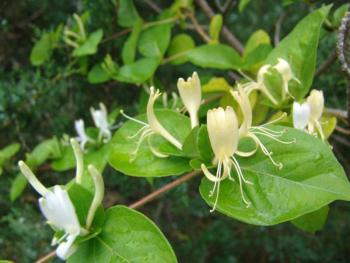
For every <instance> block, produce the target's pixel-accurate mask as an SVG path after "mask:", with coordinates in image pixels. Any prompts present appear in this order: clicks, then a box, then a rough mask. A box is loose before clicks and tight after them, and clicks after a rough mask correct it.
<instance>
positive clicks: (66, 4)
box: [0, 0, 350, 263]
mask: <svg viewBox="0 0 350 263" xmlns="http://www.w3.org/2000/svg"><path fill="white" fill-rule="evenodd" d="M134 2H135V5H136V8H137V10H138V11H139V14H140V16H141V17H142V18H143V19H144V20H145V21H153V20H155V18H156V17H157V12H156V11H155V10H156V9H157V8H161V9H164V8H166V7H169V6H170V5H171V4H172V2H173V1H134ZM195 2H196V1H195ZM208 2H210V4H211V7H212V8H213V10H214V12H215V13H220V5H222V3H221V2H225V1H208ZM229 2H231V4H230V5H231V6H230V7H229V8H228V9H227V11H226V12H225V13H224V14H223V18H224V19H223V20H224V24H225V25H226V26H227V27H229V29H230V30H231V31H232V32H234V33H235V35H236V36H237V38H238V39H240V41H241V42H242V43H245V42H246V41H247V39H248V38H249V36H250V34H252V33H253V32H254V31H256V30H258V29H263V30H265V31H266V32H268V33H269V35H270V36H271V38H272V39H273V36H274V33H275V27H276V22H277V21H278V20H282V19H283V23H281V33H280V35H281V37H283V36H285V35H286V34H287V33H288V32H289V31H290V30H291V29H292V28H293V26H294V25H295V24H296V23H297V22H298V21H299V20H300V19H301V18H302V17H304V16H305V15H306V14H307V13H309V12H310V10H311V9H313V8H315V7H316V6H320V5H321V4H324V3H331V2H333V3H334V6H335V7H337V6H340V5H341V4H343V2H344V1H340V0H339V1H307V2H303V1H289V2H296V3H293V4H290V5H285V3H286V2H288V1H273V0H267V1H259V0H251V1H250V2H249V1H247V2H249V3H248V4H247V6H246V8H245V9H244V10H243V11H242V12H239V10H238V9H239V8H238V1H229ZM241 2H244V1H241ZM152 4H153V6H152ZM116 6H117V1H115V0H77V1H69V0H61V1H49V0H40V1H39V0H14V1H9V0H2V1H1V3H0V32H1V34H0V148H3V147H5V146H6V145H9V144H11V143H19V144H20V145H21V150H20V151H19V152H18V153H17V155H16V158H18V159H19V158H23V157H24V156H25V153H26V152H31V151H32V149H33V148H34V147H35V146H36V145H37V144H39V143H40V142H41V141H43V140H45V139H47V138H51V137H53V136H58V137H60V136H62V134H65V133H66V134H70V135H72V136H74V134H75V132H74V120H76V119H78V118H84V119H86V120H90V117H89V116H90V113H89V108H90V107H91V106H95V107H96V106H97V105H98V103H99V102H100V101H102V102H104V103H105V104H106V105H107V107H108V108H109V109H113V108H115V107H117V106H118V107H122V108H127V109H128V110H129V111H133V112H137V111H138V105H139V103H140V101H142V100H140V94H141V93H142V87H141V86H137V85H135V84H126V83H121V82H119V81H107V82H104V83H101V84H91V83H89V81H88V80H87V77H86V75H83V74H72V75H70V76H67V77H60V75H58V74H60V73H62V72H64V71H65V68H66V66H67V64H68V63H69V61H68V58H67V56H66V55H65V54H67V50H65V48H63V49H59V50H57V52H56V51H55V53H54V54H53V59H50V60H48V61H46V62H45V64H44V66H41V67H34V66H32V65H31V63H30V59H29V58H30V53H31V50H32V48H33V45H34V43H35V42H36V41H37V40H38V39H40V36H41V35H42V33H43V32H45V31H48V30H55V28H56V27H57V26H58V25H59V24H65V23H66V21H67V19H68V18H69V17H71V16H72V14H73V13H78V14H81V13H83V12H84V11H86V10H88V11H89V12H90V19H91V20H90V23H89V26H88V30H89V32H92V31H94V30H96V29H98V28H103V31H104V37H108V36H112V35H113V34H116V33H118V32H120V31H121V30H123V29H121V28H120V27H119V26H118V24H117V13H118V10H117V7H116ZM194 8H195V16H196V18H197V19H198V21H199V23H200V24H201V25H208V24H209V20H208V18H207V17H206V16H205V14H204V13H203V11H202V10H201V8H199V7H198V5H196V4H195V5H194ZM90 27H91V30H90ZM179 32H182V29H181V28H180V29H179V27H176V28H174V29H173V31H172V35H175V34H177V33H179ZM187 33H188V34H190V35H191V36H192V37H193V39H194V40H195V42H196V43H200V42H201V41H202V40H201V38H200V37H199V36H198V34H196V33H195V32H194V31H188V32H187ZM127 37H128V35H124V36H122V37H119V38H116V39H112V40H111V41H108V42H105V43H102V44H101V45H100V46H99V49H98V53H97V54H95V55H94V56H93V57H91V60H92V61H93V62H95V63H97V62H100V61H102V60H103V59H104V57H105V54H107V53H108V54H110V55H111V57H112V58H113V59H114V60H116V61H117V60H118V61H120V60H121V50H122V47H123V43H124V42H125V41H126V39H127ZM335 43H336V30H334V29H330V28H327V26H325V28H324V32H323V37H321V40H320V46H319V52H318V63H317V65H320V64H322V62H323V61H325V60H326V59H327V58H328V57H329V55H330V53H331V52H333V50H335ZM193 70H197V71H198V72H199V74H200V75H203V76H206V75H215V76H223V77H225V78H226V80H228V81H229V82H230V83H231V84H233V83H234V79H233V78H232V76H230V74H229V73H228V71H222V70H221V71H219V70H209V69H199V68H197V67H195V66H194V65H192V64H189V63H186V64H182V65H180V66H174V65H170V64H167V65H164V66H161V67H159V68H158V69H157V73H156V79H154V81H155V82H157V83H158V85H160V86H163V87H165V88H166V90H167V91H168V92H170V91H174V90H176V80H177V78H178V77H187V76H189V75H190V74H191V73H192V71H193ZM347 85H348V84H347V82H346V78H345V77H344V75H343V73H342V72H341V70H340V66H339V64H338V62H336V61H334V63H332V65H331V66H330V67H328V68H327V70H325V71H324V72H322V74H319V75H318V76H316V78H315V81H314V85H313V87H314V88H317V89H322V90H323V91H324V92H325V97H326V103H327V106H329V107H331V108H337V109H345V107H346V96H344V95H345V90H346V86H347ZM141 97H142V96H141ZM88 125H92V121H91V120H90V123H88ZM331 141H332V144H333V147H334V151H335V153H336V155H337V156H338V158H339V160H340V162H341V163H342V164H343V165H344V167H345V169H346V172H347V175H349V156H348V155H346V150H347V149H348V147H349V141H347V140H346V139H344V138H343V137H340V135H339V134H337V133H335V134H334V135H333V136H332V138H331ZM17 173H18V170H17V168H16V166H15V164H14V162H7V163H6V165H5V167H4V172H3V174H2V175H1V177H0V196H1V198H0V258H2V259H11V260H14V261H16V262H33V261H35V259H37V258H38V257H39V256H42V255H44V254H45V253H47V252H48V251H50V250H51V247H50V236H51V234H50V233H51V231H50V229H49V227H48V226H47V225H46V224H45V223H44V221H43V220H42V219H43V218H42V216H41V215H40V212H39V210H38V206H37V203H36V194H35V193H34V191H32V189H26V190H25V192H24V194H23V195H21V196H20V198H18V199H17V200H16V201H14V202H11V200H10V198H9V191H10V187H11V183H12V181H13V179H14V178H15V176H16V174H17ZM37 173H38V174H39V173H40V178H42V180H43V181H44V182H45V184H46V185H50V184H53V183H57V182H65V181H66V180H67V179H69V178H71V176H72V172H65V173H59V174H58V173H56V172H53V171H51V169H50V167H48V165H42V166H40V167H39V170H38V172H37ZM104 177H105V181H106V185H107V195H106V198H105V205H106V206H110V205H112V204H115V203H122V204H130V203H132V202H133V201H136V200H137V199H139V198H140V197H142V196H144V195H146V194H147V193H149V192H151V191H152V190H153V189H156V188H158V187H160V186H161V185H164V184H166V183H168V182H170V181H171V180H172V179H173V178H162V179H155V180H154V181H153V182H151V183H150V182H147V181H146V180H144V179H139V178H132V177H127V176H123V175H122V174H119V173H117V172H116V171H115V170H113V169H111V168H107V169H106V170H105V172H104ZM198 185H199V178H196V179H194V180H193V181H191V182H190V183H188V184H185V185H181V186H179V187H178V188H176V189H175V190H172V191H171V192H169V193H167V194H166V195H164V196H163V197H162V198H161V199H159V200H156V201H153V202H152V203H150V204H148V205H146V206H145V207H143V208H142V209H141V210H142V212H144V213H145V214H146V215H148V216H149V217H150V218H152V219H153V220H154V221H155V222H156V223H157V224H158V225H159V227H160V228H161V229H162V230H163V232H164V233H165V234H166V236H167V237H168V239H169V240H170V242H171V244H172V245H173V247H174V250H175V251H176V254H177V256H178V259H179V262H211V263H219V262H220V263H231V262H349V261H350V252H349V251H350V224H349V222H350V213H349V211H350V205H349V204H346V203H345V202H336V203H335V204H332V205H331V207H332V209H331V210H330V215H329V218H328V220H327V223H326V226H325V228H324V229H323V230H322V231H320V232H317V233H315V234H308V233H304V232H302V231H300V230H298V229H296V228H294V227H293V226H292V225H291V224H289V223H285V224H281V225H278V226H274V227H256V226H250V225H247V224H243V223H240V222H238V221H234V220H232V219H229V218H226V217H225V216H223V215H220V214H216V213H214V214H210V213H209V209H208V207H207V205H206V204H205V203H204V202H203V200H202V199H201V198H200V197H199V195H198V194H197V188H198ZM55 260H56V261H57V262H58V260H57V259H55Z"/></svg>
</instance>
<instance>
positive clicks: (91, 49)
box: [73, 29, 103, 57]
mask: <svg viewBox="0 0 350 263" xmlns="http://www.w3.org/2000/svg"><path fill="white" fill-rule="evenodd" d="M102 37H103V30H102V29H99V30H97V31H95V32H93V33H91V34H90V35H89V36H88V38H87V40H86V41H85V42H84V43H83V44H82V45H81V46H80V47H77V48H76V49H74V51H73V56H75V57H82V56H88V55H93V54H95V53H96V52H97V47H98V44H99V43H100V41H101V40H102Z"/></svg>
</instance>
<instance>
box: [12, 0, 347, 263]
mask: <svg viewBox="0 0 350 263" xmlns="http://www.w3.org/2000/svg"><path fill="white" fill-rule="evenodd" d="M185 2H186V1H185ZM185 2H181V3H180V2H177V4H174V5H172V6H171V7H170V8H169V10H168V11H167V12H164V13H163V14H162V16H160V18H159V19H160V20H158V21H155V22H147V23H146V22H144V21H145V20H144V19H143V18H142V17H141V16H140V15H139V13H138V12H137V9H136V7H135V6H134V5H133V4H132V1H123V0H121V1H118V3H119V4H120V6H121V7H122V8H120V9H118V12H119V13H118V17H117V20H118V21H117V23H118V25H119V26H120V27H122V28H125V31H124V33H122V34H120V35H125V34H127V33H131V34H130V35H129V36H128V38H127V39H126V42H125V46H123V50H122V51H121V54H120V56H119V54H118V56H114V53H113V55H111V54H103V57H102V58H99V59H95V58H93V59H91V60H90V59H89V60H88V59H87V58H88V57H87V56H91V55H96V56H97V54H98V53H97V50H98V45H99V44H100V43H102V42H103V43H105V42H106V41H101V40H102V36H103V30H102V29H97V30H96V31H92V32H88V29H90V27H89V26H88V23H87V22H86V21H87V19H86V18H87V17H88V14H87V13H86V14H83V15H77V14H74V15H73V22H74V23H73V24H71V23H70V21H68V23H67V25H66V26H65V27H64V30H63V32H60V30H57V32H56V33H57V35H60V34H61V33H62V35H63V42H64V43H65V44H66V45H68V46H69V47H71V48H72V49H69V50H70V51H72V52H70V56H71V59H72V62H71V63H72V65H74V67H79V65H78V64H80V62H82V64H83V61H86V68H83V67H82V66H81V68H80V70H78V71H77V72H80V73H81V74H82V75H84V74H85V75H87V78H88V82H90V83H91V84H99V83H103V82H107V81H110V82H113V81H118V82H125V83H133V84H137V85H138V86H140V85H142V87H143V88H144V89H145V90H146V91H147V92H149V94H148V95H149V97H148V100H147V105H146V107H145V108H146V109H145V111H144V112H143V106H144V104H143V103H144V102H143V101H141V100H140V107H139V108H140V109H141V110H140V111H139V112H138V114H140V115H137V116H133V117H131V116H129V115H127V114H125V113H124V111H123V110H121V111H120V113H121V115H122V116H120V117H121V118H120V119H119V121H120V123H119V124H118V125H117V126H118V129H117V130H115V127H116V126H113V125H114V123H115V122H114V121H115V120H114V121H111V120H110V119H111V118H112V117H113V118H114V119H115V116H114V115H113V112H119V109H120V108H117V111H116V110H115V109H110V111H111V113H110V114H108V111H107V107H106V106H105V105H104V104H103V103H100V104H99V107H98V108H94V107H92V106H91V107H90V113H91V117H92V119H91V120H90V123H93V125H94V126H95V127H87V128H86V127H85V126H86V124H87V125H88V124H89V120H85V121H84V120H82V119H77V120H76V121H75V122H74V127H75V130H76V134H77V137H76V138H75V139H73V138H72V139H70V141H69V142H70V145H66V144H65V143H63V142H62V141H65V142H68V141H67V139H66V138H64V140H63V139H62V140H60V139H57V138H53V139H52V140H50V141H49V142H46V143H47V145H48V146H47V145H46V146H47V147H45V149H49V150H47V156H48V157H47V159H45V160H44V161H46V160H50V161H51V167H52V169H54V170H56V171H67V170H69V169H71V168H73V166H74V164H73V163H72V161H71V160H73V159H72V157H73V156H74V158H75V167H76V171H75V177H74V179H73V180H72V181H70V182H69V183H67V185H65V186H63V185H54V186H53V187H51V188H47V187H45V186H44V185H43V184H42V183H41V182H40V181H39V180H38V178H37V177H36V176H35V174H34V172H35V173H38V171H37V170H36V169H37V168H38V167H39V166H40V165H41V164H42V163H35V158H34V157H32V158H31V156H30V154H29V155H28V156H27V157H26V160H25V162H24V161H20V162H19V163H18V165H19V168H20V170H21V172H22V174H23V175H24V176H25V178H26V179H27V181H28V182H29V184H30V185H31V186H32V187H33V188H34V189H35V190H36V191H37V192H38V194H39V195H40V196H41V197H40V198H39V207H40V210H41V212H42V213H43V215H44V217H45V219H46V221H47V223H48V224H49V225H50V226H51V227H52V228H53V230H54V231H55V235H54V238H53V241H52V245H55V246H56V245H57V249H56V252H55V253H56V254H57V256H58V257H60V258H61V259H63V260H67V259H68V260H69V261H70V262H73V263H74V262H80V261H81V260H87V262H92V261H103V260H105V259H106V258H107V257H110V258H111V259H112V258H113V259H114V258H118V259H120V260H121V261H128V262H134V258H137V259H138V260H141V261H142V260H144V261H148V260H149V259H150V258H152V259H153V257H156V259H154V262H168V261H169V262H177V260H176V256H175V254H174V253H173V251H172V249H171V246H170V245H169V243H168V241H167V240H166V239H165V237H164V235H163V234H162V233H161V232H160V230H159V229H158V228H157V227H156V226H155V225H154V223H153V222H151V221H150V220H149V219H148V218H146V217H145V216H144V215H142V214H141V213H138V212H136V211H134V210H132V208H138V207H140V206H141V205H143V204H145V203H147V202H149V201H151V200H153V199H155V198H156V197H158V196H160V195H161V194H162V193H164V192H167V191H169V190H171V189H173V188H174V187H176V186H178V185H180V184H182V183H184V182H187V181H188V180H190V179H192V178H194V177H195V176H196V175H202V177H201V182H200V186H199V192H200V195H201V196H202V199H203V200H204V201H205V202H206V203H207V204H208V206H209V207H210V208H209V209H208V210H209V211H210V212H216V213H223V214H225V215H226V216H229V217H232V218H235V219H237V220H240V221H243V222H246V223H249V224H253V225H264V226H267V225H275V224H279V223H282V222H287V221H292V222H293V221H294V220H295V219H298V220H301V221H302V222H309V221H310V218H308V216H309V215H310V213H313V212H315V211H317V210H318V209H322V208H324V207H326V206H327V205H328V204H330V203H331V202H333V201H335V200H345V201H350V184H349V182H348V180H347V178H346V176H345V174H344V171H343V169H342V167H341V166H340V165H339V163H338V162H337V160H336V158H335V157H334V155H333V153H332V152H331V149H330V147H329V146H328V144H327V143H325V142H326V140H327V138H328V136H329V134H330V133H331V132H332V131H333V129H334V127H332V126H327V125H329V124H330V123H332V122H331V119H330V118H329V116H327V115H326V114H325V113H326V110H325V109H324V108H325V105H324V101H325V98H324V94H323V92H322V91H318V90H311V91H310V89H311V85H312V80H313V75H314V72H313V71H314V68H315V61H316V51H317V44H318V39H319V35H320V29H321V25H322V23H323V21H324V20H325V19H326V17H327V14H328V13H329V10H330V6H325V7H322V8H320V9H317V10H315V11H314V12H312V13H311V14H310V15H309V16H308V17H307V18H306V20H303V21H301V22H300V24H298V25H297V26H296V29H295V30H293V31H292V32H291V33H290V34H289V35H288V37H286V38H285V39H283V40H282V41H281V44H280V45H277V46H276V47H272V46H271V44H270V42H271V41H270V37H269V36H268V34H267V33H266V32H262V31H260V32H255V33H254V36H252V37H251V38H250V39H249V40H248V42H247V45H246V48H245V50H243V49H239V51H240V52H239V54H238V53H237V52H236V51H235V50H234V49H232V48H231V47H229V46H227V45H225V44H223V43H220V38H219V33H220V31H221V29H222V28H224V27H222V22H223V18H222V16H221V15H217V16H214V17H213V18H212V20H211V22H210V25H209V30H208V32H206V31H207V30H206V29H205V28H204V27H202V26H201V25H200V24H199V23H198V21H197V20H196V18H195V16H194V12H193V11H192V6H190V5H189V4H188V3H185ZM188 2H190V1H188ZM199 2H202V1H199ZM118 8H119V7H118ZM124 12H125V13H124ZM188 17H189V18H190V19H191V21H192V24H193V25H194V28H195V30H196V31H197V32H198V33H199V34H200V35H201V36H205V38H204V39H205V41H206V42H207V43H204V44H199V45H198V43H195V41H193V39H192V38H191V36H190V35H188V34H179V35H177V36H176V39H175V37H174V38H172V37H171V34H172V27H174V26H178V24H181V25H182V23H184V25H185V24H186V19H187V18H188ZM130 18H132V19H130ZM164 18H165V19H164ZM106 32H108V31H106ZM125 32H126V33H125ZM301 32H302V33H303V34H302V33H301ZM304 32H308V34H304ZM261 35H262V36H261ZM50 36H51V35H50ZM258 36H260V37H258ZM174 39H175V40H176V41H175V40H174ZM170 41H171V43H170ZM56 42H57V41H56ZM168 42H169V43H170V44H169V43H168ZM249 42H250V43H249ZM252 42H254V43H253V45H252ZM260 42H261V43H260ZM178 43H181V44H184V45H185V46H186V47H185V48H184V49H182V47H181V45H179V44H178ZM255 45H258V46H257V47H259V46H260V47H261V46H262V45H264V46H265V48H266V46H267V47H268V49H266V50H268V52H266V50H265V49H261V50H260V49H257V48H256V47H255ZM168 46H169V48H168ZM174 46H175V48H174ZM124 47H125V48H124ZM253 47H254V48H253ZM236 49H237V48H236ZM252 50H253V51H254V52H257V53H254V52H253V51H252ZM98 51H99V53H100V52H102V50H98ZM260 52H261V53H260ZM265 53H266V54H265ZM253 55H254V56H253ZM260 57H261V58H260ZM46 59H47V58H46ZM85 59H86V60H85ZM33 61H35V63H37V65H40V63H43V61H45V59H44V60H40V59H39V62H38V60H35V59H34V60H33ZM91 61H97V62H96V63H97V64H95V65H90V64H89V62H91ZM252 61H253V62H254V63H253V62H252ZM78 62H79V63H78ZM185 62H187V63H189V64H193V65H195V66H196V67H195V69H192V70H196V71H195V72H193V73H192V74H191V75H190V77H188V76H189V74H188V73H186V74H188V75H185V76H183V78H178V79H177V81H176V79H173V80H169V81H168V80H167V82H166V83H162V80H161V81H158V80H159V79H158V78H157V74H156V72H157V69H158V67H160V66H164V65H166V64H167V63H174V65H180V64H183V63H185ZM94 63H95V62H94ZM121 63H122V65H120V64H121ZM177 63H178V64H177ZM33 64H34V63H33ZM200 67H203V68H212V69H215V70H223V71H224V72H226V71H235V72H238V73H241V75H242V78H239V79H238V78H237V80H235V81H232V80H231V81H227V80H226V79H225V78H223V77H220V78H218V77H217V76H214V75H213V73H211V71H210V70H209V71H208V72H209V73H208V72H207V71H203V72H202V71H201V70H200ZM197 72H199V74H197ZM214 72H216V71H214ZM218 75H220V76H221V75H222V74H221V73H220V74H218ZM218 79H219V81H218ZM218 83H219V84H218ZM163 87H166V90H164V88H163ZM210 93H214V95H213V94H210ZM162 94H163V95H162ZM168 94H171V98H170V99H169V100H168ZM180 99H181V100H180ZM112 105H115V104H114V102H113V104H112ZM89 106H90V105H89ZM162 106H163V107H162ZM95 107H96V106H95ZM128 109H129V108H128ZM112 115H113V116H112ZM310 135H311V136H310ZM66 137H68V136H66ZM70 147H72V149H70ZM43 148H44V147H42V149H43ZM84 159H85V160H88V164H86V165H84ZM44 161H43V162H44ZM107 165H110V166H111V167H112V168H113V169H115V170H116V171H118V176H122V174H123V175H127V176H134V177H145V178H147V179H152V180H148V181H149V182H152V183H153V178H156V177H157V178H159V177H166V176H178V175H181V174H185V175H184V176H182V177H180V178H178V179H174V180H173V181H172V182H170V183H168V184H166V185H165V186H163V187H161V188H160V189H158V190H156V191H154V192H152V193H150V194H149V195H147V196H145V197H143V198H141V199H140V200H139V201H136V202H135V203H133V204H131V205H130V206H129V207H128V208H127V207H123V206H120V205H117V206H113V207H111V208H109V209H106V210H104V208H103V207H102V200H103V197H104V191H105V189H104V181H103V177H102V173H103V170H104V169H105V167H106V166H107ZM97 168H98V169H97ZM110 170H112V169H110ZM112 172H114V171H113V170H112ZM157 180H158V179H157ZM312 219H313V220H314V217H312ZM322 219H324V218H322ZM303 220H305V221H303ZM315 220H318V219H317V218H316V219H315ZM138 222H141V223H140V224H138ZM305 225H307V224H305ZM140 233H142V234H140ZM145 235H147V237H150V238H149V240H148V239H147V244H150V243H151V242H155V243H156V245H154V246H153V249H152V250H151V251H150V250H149V247H147V248H146V249H145V247H144V246H143V245H142V244H143V243H144V242H145V238H144V236H145ZM159 243H161V244H162V245H159V246H158V244H159ZM133 244H138V247H135V246H134V245H133ZM139 244H140V245H139ZM91 247H93V248H94V252H93V253H94V254H93V256H91V254H90V253H92V252H91V251H90V249H91ZM159 247H161V248H162V251H161V252H159V249H158V248H159ZM138 253H141V254H138ZM82 255H83V256H82ZM86 255H88V256H86ZM164 255H165V256H164ZM163 256H164V257H163ZM102 259H103V260H102Z"/></svg>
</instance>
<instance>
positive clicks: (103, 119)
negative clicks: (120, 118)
mask: <svg viewBox="0 0 350 263" xmlns="http://www.w3.org/2000/svg"><path fill="white" fill-rule="evenodd" d="M99 106H100V109H98V110H95V109H94V108H90V112H91V116H92V119H93V121H94V124H95V126H96V127H97V128H98V129H99V130H100V131H99V135H98V137H99V140H101V139H103V142H104V143H106V142H108V141H109V140H110V139H111V137H112V134H111V131H110V125H109V123H108V112H107V109H106V106H105V105H104V104H103V103H100V105H99Z"/></svg>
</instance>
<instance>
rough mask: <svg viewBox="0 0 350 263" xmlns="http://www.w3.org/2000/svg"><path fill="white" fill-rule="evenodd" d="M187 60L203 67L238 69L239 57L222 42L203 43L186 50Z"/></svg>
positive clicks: (239, 64)
mask: <svg viewBox="0 0 350 263" xmlns="http://www.w3.org/2000/svg"><path fill="white" fill-rule="evenodd" d="M187 58H188V60H189V61H190V62H191V63H192V64H194V65H196V66H200V67H203V68H215V69H239V68H240V66H241V58H240V56H239V54H238V53H237V52H236V51H235V50H234V49H233V48H231V47H229V46H226V45H223V44H215V45H203V46H199V47H196V48H195V49H192V50H189V51H188V52H187Z"/></svg>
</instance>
